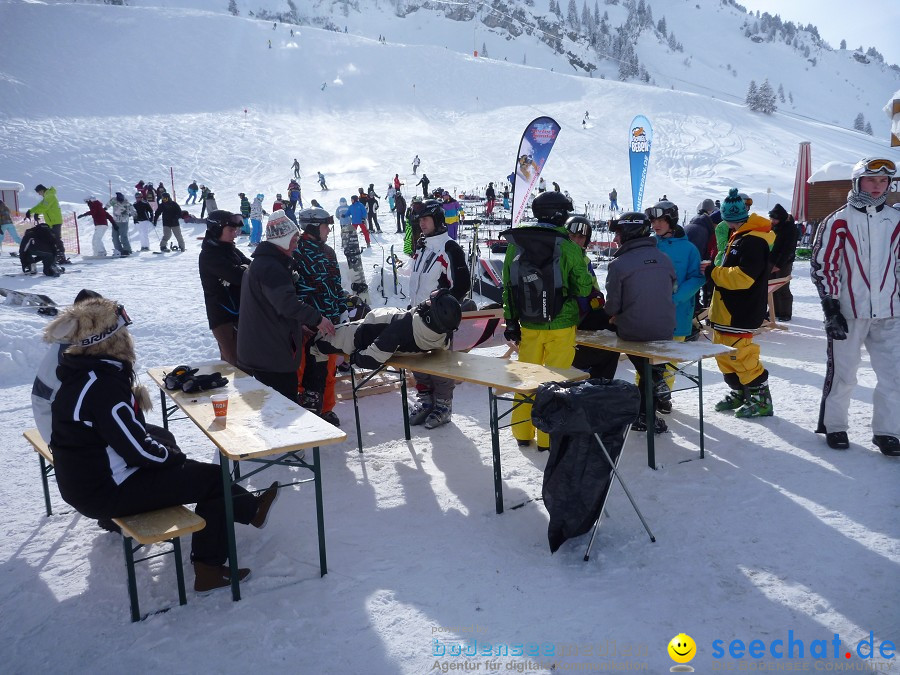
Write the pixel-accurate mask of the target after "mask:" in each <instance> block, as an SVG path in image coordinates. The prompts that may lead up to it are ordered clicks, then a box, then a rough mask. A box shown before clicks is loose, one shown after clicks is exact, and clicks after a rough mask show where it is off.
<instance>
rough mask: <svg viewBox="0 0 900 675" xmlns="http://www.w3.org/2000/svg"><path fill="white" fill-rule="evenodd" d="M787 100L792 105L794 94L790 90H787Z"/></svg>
mask: <svg viewBox="0 0 900 675" xmlns="http://www.w3.org/2000/svg"><path fill="white" fill-rule="evenodd" d="M788 101H790V102H791V105H794V94H793V93H791V92H788Z"/></svg>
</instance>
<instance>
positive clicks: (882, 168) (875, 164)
mask: <svg viewBox="0 0 900 675" xmlns="http://www.w3.org/2000/svg"><path fill="white" fill-rule="evenodd" d="M866 172H867V173H870V174H871V173H882V174H884V175H886V176H893V175H894V174H895V173H896V172H897V165H896V164H894V162H892V161H891V160H889V159H870V160H869V161H868V162H866Z"/></svg>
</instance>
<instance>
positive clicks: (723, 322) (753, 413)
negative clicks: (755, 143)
mask: <svg viewBox="0 0 900 675" xmlns="http://www.w3.org/2000/svg"><path fill="white" fill-rule="evenodd" d="M720 211H721V214H722V218H723V222H725V223H727V225H728V228H729V230H730V232H731V236H730V238H729V239H728V242H727V245H726V246H724V247H723V248H721V249H720V250H719V253H720V254H722V253H724V255H723V257H722V264H721V265H717V266H716V267H715V268H714V269H713V270H712V273H711V278H712V282H713V284H714V290H713V297H712V302H711V303H710V306H709V320H710V322H711V323H712V327H713V343H715V344H722V345H727V346H729V347H734V348H735V349H736V350H737V351H736V352H733V353H728V354H720V355H718V356H716V362H717V363H718V365H719V370H720V371H722V374H723V375H724V377H725V383H726V384H727V385H728V386H729V387H730V388H731V391H729V392H728V394H727V395H726V396H725V398H724V399H722V400H721V401H719V402H718V403H717V404H716V410H718V411H720V412H722V411H726V410H734V411H735V413H734V415H735V417H768V416H770V415H773V414H774V407H773V405H772V394H771V393H770V392H769V382H768V380H769V371H767V370H766V369H765V368H764V367H763V365H762V363H760V360H759V345H757V344H755V343H754V342H753V331H755V330H756V329H757V328H759V327H760V326H761V325H762V322H763V318H764V317H765V315H766V306H767V304H768V269H769V251H770V249H771V247H772V244H773V243H774V242H775V235H774V234H773V233H772V224H771V223H770V222H769V221H768V220H767V219H766V218H763V217H762V216H760V215H757V214H755V213H749V212H748V207H747V203H746V199H745V198H744V197H743V195H741V194H740V193H738V189H737V188H731V190H729V192H728V196H727V197H726V198H725V200H724V201H723V202H722V207H721V209H720ZM701 268H702V269H703V270H704V272H705V271H706V270H707V269H709V263H708V262H705V261H704V262H703V263H701Z"/></svg>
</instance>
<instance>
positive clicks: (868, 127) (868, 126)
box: [865, 122, 872, 136]
mask: <svg viewBox="0 0 900 675" xmlns="http://www.w3.org/2000/svg"><path fill="white" fill-rule="evenodd" d="M865 132H866V133H867V134H869V136H871V135H872V123H871V122H866V128H865Z"/></svg>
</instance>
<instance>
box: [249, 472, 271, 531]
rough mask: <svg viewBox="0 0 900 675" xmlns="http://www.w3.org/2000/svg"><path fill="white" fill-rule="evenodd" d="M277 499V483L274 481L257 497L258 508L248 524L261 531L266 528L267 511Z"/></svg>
mask: <svg viewBox="0 0 900 675" xmlns="http://www.w3.org/2000/svg"><path fill="white" fill-rule="evenodd" d="M277 498H278V481H277V480H276V481H275V482H274V483H272V484H271V485H270V486H269V487H268V489H267V490H266V491H265V492H263V493H262V494H261V495H260V496H259V506H257V507H256V515H255V516H253V520H251V521H250V524H251V525H252V526H253V527H258V528H260V529H262V528H264V527H265V526H266V521H267V520H268V519H269V511H270V510H271V508H272V504H274V503H275V500H276V499H277Z"/></svg>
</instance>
